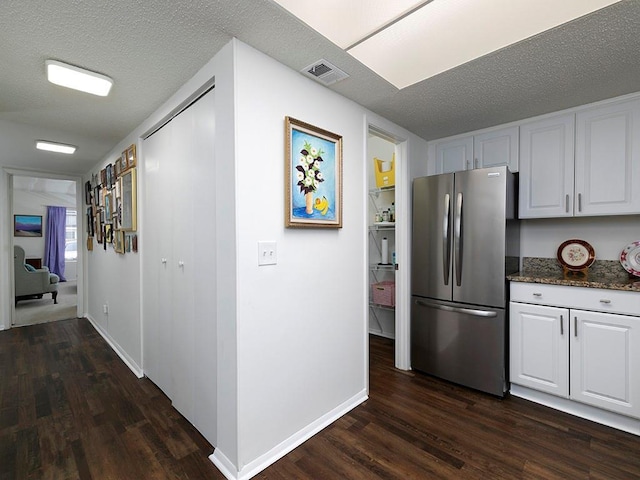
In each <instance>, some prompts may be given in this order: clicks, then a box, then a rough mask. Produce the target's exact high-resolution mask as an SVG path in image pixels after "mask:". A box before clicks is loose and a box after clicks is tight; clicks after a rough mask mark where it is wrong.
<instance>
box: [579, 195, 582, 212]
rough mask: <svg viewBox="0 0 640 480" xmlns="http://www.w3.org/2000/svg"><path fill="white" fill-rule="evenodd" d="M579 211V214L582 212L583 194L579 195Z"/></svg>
mask: <svg viewBox="0 0 640 480" xmlns="http://www.w3.org/2000/svg"><path fill="white" fill-rule="evenodd" d="M578 211H579V212H581V211H582V194H581V193H579V194H578Z"/></svg>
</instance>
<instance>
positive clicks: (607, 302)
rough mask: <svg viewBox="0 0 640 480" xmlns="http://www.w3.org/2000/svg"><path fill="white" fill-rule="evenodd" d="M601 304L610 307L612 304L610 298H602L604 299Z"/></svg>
mask: <svg viewBox="0 0 640 480" xmlns="http://www.w3.org/2000/svg"><path fill="white" fill-rule="evenodd" d="M600 303H604V304H605V305H609V304H610V303H611V300H609V299H608V298H602V299H600Z"/></svg>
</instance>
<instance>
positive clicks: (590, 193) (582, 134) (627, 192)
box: [575, 100, 640, 215]
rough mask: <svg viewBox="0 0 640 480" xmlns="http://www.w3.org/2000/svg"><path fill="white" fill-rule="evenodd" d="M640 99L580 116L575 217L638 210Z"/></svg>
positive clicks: (587, 111)
mask: <svg viewBox="0 0 640 480" xmlns="http://www.w3.org/2000/svg"><path fill="white" fill-rule="evenodd" d="M639 129H640V101H638V100H635V101H632V102H625V103H618V104H613V105H606V106H603V107H598V108H593V109H589V110H586V111H583V112H579V113H577V114H576V161H575V177H576V187H575V188H576V197H577V198H576V202H577V204H576V208H575V214H576V215H621V214H630V213H640V186H639V183H640V134H639V133H638V132H640V130H639Z"/></svg>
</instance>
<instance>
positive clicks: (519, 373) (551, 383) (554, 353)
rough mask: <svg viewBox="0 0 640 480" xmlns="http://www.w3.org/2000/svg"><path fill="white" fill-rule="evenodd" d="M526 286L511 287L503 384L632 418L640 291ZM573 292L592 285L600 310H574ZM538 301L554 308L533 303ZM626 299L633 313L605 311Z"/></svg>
mask: <svg viewBox="0 0 640 480" xmlns="http://www.w3.org/2000/svg"><path fill="white" fill-rule="evenodd" d="M521 285H522V288H519V287H520V286H521ZM532 285H533V284H512V288H511V298H512V301H511V302H510V309H509V313H510V316H509V322H510V334H509V335H510V380H511V383H513V384H517V385H522V386H524V387H528V388H531V389H534V390H539V391H542V392H546V393H550V394H552V395H557V396H560V397H564V398H567V399H570V400H575V401H578V402H582V403H585V404H588V405H592V406H595V407H599V408H602V409H606V410H609V411H612V412H616V413H620V414H623V415H626V416H630V417H634V418H640V302H638V298H639V297H640V294H638V293H634V292H615V291H610V292H609V291H606V290H599V289H585V288H581V287H561V286H549V285H539V286H538V285H536V286H533V287H532ZM558 289H560V291H561V292H560V293H561V295H559V294H558ZM580 290H583V291H584V290H593V292H592V293H593V296H594V297H595V298H598V297H602V298H599V300H598V303H599V304H601V305H603V307H602V309H603V310H607V311H604V312H603V311H601V312H597V311H590V310H584V309H581V308H580V307H581V306H582V305H580V299H581V297H582V296H584V293H585V292H580ZM574 292H575V293H577V295H573V293H574ZM608 294H609V295H610V296H611V297H612V299H609V298H606V297H605V296H606V295H608ZM626 295H628V296H629V297H626ZM528 297H533V298H528ZM545 298H562V300H561V301H560V303H561V305H558V306H549V305H541V304H539V303H541V302H544V299H545ZM631 300H633V301H635V302H636V304H637V305H638V307H637V308H638V312H637V313H638V316H633V315H623V314H618V313H615V312H613V313H612V311H610V310H611V305H612V304H614V305H615V304H616V303H621V304H623V305H626V304H627V303H628V301H631ZM525 302H532V303H525ZM533 302H536V303H533ZM590 306H591V305H590ZM573 307H575V308H573Z"/></svg>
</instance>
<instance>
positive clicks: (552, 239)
mask: <svg viewBox="0 0 640 480" xmlns="http://www.w3.org/2000/svg"><path fill="white" fill-rule="evenodd" d="M571 238H579V239H581V240H586V241H587V242H589V243H590V244H591V245H592V246H593V249H594V250H595V252H596V259H597V260H620V252H621V251H622V249H623V248H624V247H625V246H626V245H627V244H628V243H631V242H633V241H636V240H638V239H640V216H638V215H620V216H614V215H612V216H609V217H588V218H584V217H580V218H547V219H543V218H540V219H532V220H521V224H520V256H521V257H543V258H555V257H556V253H557V250H558V247H559V246H560V244H561V243H562V242H564V241H565V240H569V239H571Z"/></svg>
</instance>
